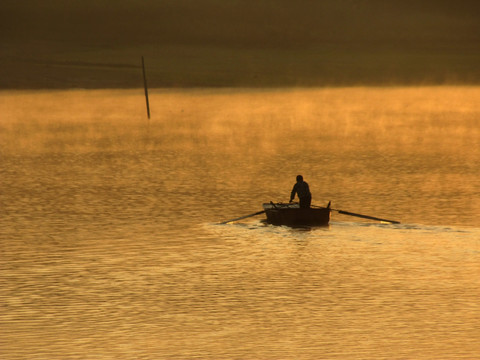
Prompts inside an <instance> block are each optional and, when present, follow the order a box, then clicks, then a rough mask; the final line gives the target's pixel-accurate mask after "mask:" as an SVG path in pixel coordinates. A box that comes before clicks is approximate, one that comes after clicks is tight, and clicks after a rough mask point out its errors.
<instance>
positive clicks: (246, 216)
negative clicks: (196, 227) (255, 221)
mask: <svg viewBox="0 0 480 360" xmlns="http://www.w3.org/2000/svg"><path fill="white" fill-rule="evenodd" d="M264 212H265V210H262V211H257V212H256V213H253V214H249V215H245V216H240V217H238V218H235V219H231V220H227V221H223V222H221V223H219V224H220V225H224V224H228V223H229V222H234V221H237V220H242V219H246V218H249V217H252V216H255V215H260V214H263V213H264Z"/></svg>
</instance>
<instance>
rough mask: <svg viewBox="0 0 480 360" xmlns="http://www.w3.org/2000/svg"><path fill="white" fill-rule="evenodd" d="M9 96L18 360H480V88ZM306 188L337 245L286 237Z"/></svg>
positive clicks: (323, 238) (4, 305) (4, 199)
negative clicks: (292, 203) (266, 218)
mask: <svg viewBox="0 0 480 360" xmlns="http://www.w3.org/2000/svg"><path fill="white" fill-rule="evenodd" d="M150 102H151V108H152V118H151V119H150V120H148V119H147V118H146V115H145V113H146V111H145V103H144V98H143V92H142V90H98V91H82V90H76V91H52V92H49V91H43V92H28V91H24V92H7V91H4V92H0V252H1V257H0V269H1V277H0V289H1V291H0V327H1V329H2V331H1V334H0V354H1V356H0V357H1V358H2V359H9V360H13V359H472V358H476V357H478V354H480V341H479V339H480V326H479V324H480V302H479V298H480V220H479V215H480V166H479V164H480V88H479V87H418V88H414V87H412V88H408V87H404V88H394V87H392V88H360V87H358V88H331V89H328V88H326V89H279V90H251V89H236V90H233V89H226V90H208V89H204V90H201V89H199V90H161V89H157V90H152V91H151V99H150ZM297 174H302V175H303V176H304V178H305V180H306V181H307V182H308V183H309V184H310V188H311V190H312V193H313V203H314V204H317V205H325V204H327V202H328V201H332V207H334V208H335V209H342V210H347V211H351V212H356V213H361V214H367V215H373V216H377V217H381V218H387V219H393V220H398V221H400V222H401V224H399V225H388V224H383V223H376V222H373V221H366V220H362V219H359V218H355V217H348V216H345V215H340V214H338V213H336V212H333V214H332V221H331V224H330V226H329V227H323V228H300V229H292V228H288V227H275V226H270V225H266V224H264V223H263V222H262V221H261V220H262V216H263V215H260V216H257V217H252V218H247V219H245V220H242V221H240V222H237V223H231V224H228V225H218V222H220V221H223V220H227V219H232V218H235V217H239V216H242V215H247V214H250V213H254V212H256V211H259V210H261V204H262V203H263V202H268V201H288V199H289V195H290V190H291V188H292V186H293V184H294V182H295V177H296V175H297Z"/></svg>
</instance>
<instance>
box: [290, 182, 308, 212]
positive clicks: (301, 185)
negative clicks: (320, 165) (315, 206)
mask: <svg viewBox="0 0 480 360" xmlns="http://www.w3.org/2000/svg"><path fill="white" fill-rule="evenodd" d="M295 194H297V195H298V198H299V200H300V207H301V208H307V209H308V208H309V207H310V204H311V202H312V194H311V193H310V188H309V187H308V184H307V183H306V182H305V181H303V176H302V175H298V176H297V183H296V184H295V185H293V189H292V193H291V195H290V202H292V201H293V199H294V198H295Z"/></svg>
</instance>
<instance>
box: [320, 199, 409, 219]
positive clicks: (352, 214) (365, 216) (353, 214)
mask: <svg viewBox="0 0 480 360" xmlns="http://www.w3.org/2000/svg"><path fill="white" fill-rule="evenodd" d="M312 207H317V208H323V206H317V205H312ZM326 208H327V209H330V210H332V211H336V212H338V213H339V214H343V215H349V216H356V217H359V218H363V219H370V220H376V221H383V222H389V223H392V224H400V221H395V220H387V219H381V218H378V217H375V216H369V215H362V214H357V213H352V212H350V211H345V210H338V209H332V208H330V201H329V202H328V205H327V207H326Z"/></svg>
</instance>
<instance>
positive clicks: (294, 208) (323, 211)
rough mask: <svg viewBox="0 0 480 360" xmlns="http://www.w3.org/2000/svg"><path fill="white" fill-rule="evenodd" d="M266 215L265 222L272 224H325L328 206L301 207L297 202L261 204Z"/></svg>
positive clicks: (328, 216) (328, 213)
mask: <svg viewBox="0 0 480 360" xmlns="http://www.w3.org/2000/svg"><path fill="white" fill-rule="evenodd" d="M263 209H264V210H265V214H266V215H267V220H266V222H267V223H269V224H272V225H287V226H327V225H328V223H329V221H330V214H331V210H330V208H321V207H319V208H308V209H302V208H300V207H299V206H298V204H271V203H270V204H263Z"/></svg>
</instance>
